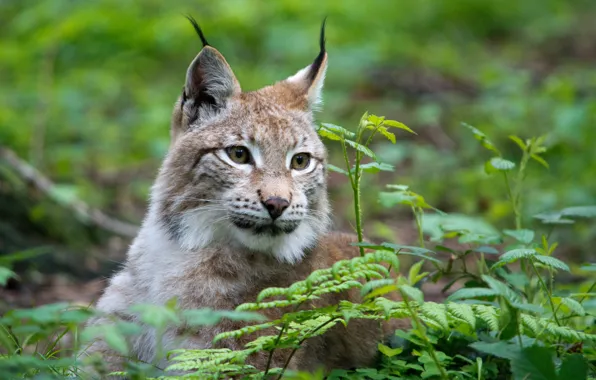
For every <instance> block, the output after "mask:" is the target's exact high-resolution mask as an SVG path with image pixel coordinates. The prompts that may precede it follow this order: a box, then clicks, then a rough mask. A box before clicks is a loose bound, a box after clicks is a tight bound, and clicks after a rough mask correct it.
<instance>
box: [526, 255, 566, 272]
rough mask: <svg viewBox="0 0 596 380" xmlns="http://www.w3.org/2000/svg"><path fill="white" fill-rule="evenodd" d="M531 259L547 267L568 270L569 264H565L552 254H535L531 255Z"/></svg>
mask: <svg viewBox="0 0 596 380" xmlns="http://www.w3.org/2000/svg"><path fill="white" fill-rule="evenodd" d="M532 260H535V261H538V262H539V263H541V264H544V265H546V266H547V267H551V268H555V269H560V270H564V271H565V272H569V266H568V265H567V264H565V263H564V262H562V261H561V260H559V259H557V258H555V257H552V256H543V255H536V256H533V257H532Z"/></svg>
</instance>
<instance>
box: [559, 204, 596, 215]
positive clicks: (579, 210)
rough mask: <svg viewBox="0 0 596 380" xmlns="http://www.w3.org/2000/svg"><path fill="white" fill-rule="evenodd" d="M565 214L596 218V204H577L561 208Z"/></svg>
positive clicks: (562, 213)
mask: <svg viewBox="0 0 596 380" xmlns="http://www.w3.org/2000/svg"><path fill="white" fill-rule="evenodd" d="M561 215H563V216H576V217H580V218H596V206H575V207H567V208H564V209H563V210H561Z"/></svg>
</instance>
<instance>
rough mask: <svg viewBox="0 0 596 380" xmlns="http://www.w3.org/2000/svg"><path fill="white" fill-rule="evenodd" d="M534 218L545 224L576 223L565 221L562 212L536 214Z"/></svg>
mask: <svg viewBox="0 0 596 380" xmlns="http://www.w3.org/2000/svg"><path fill="white" fill-rule="evenodd" d="M533 218H536V219H539V220H540V221H541V222H542V223H544V224H573V223H575V221H573V220H571V219H564V218H563V214H561V213H560V212H544V213H540V214H536V215H534V216H533Z"/></svg>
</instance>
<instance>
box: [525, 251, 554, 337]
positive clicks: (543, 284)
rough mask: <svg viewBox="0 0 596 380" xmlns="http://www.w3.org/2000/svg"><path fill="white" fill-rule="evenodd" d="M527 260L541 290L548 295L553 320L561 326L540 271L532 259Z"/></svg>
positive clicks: (550, 294)
mask: <svg viewBox="0 0 596 380" xmlns="http://www.w3.org/2000/svg"><path fill="white" fill-rule="evenodd" d="M528 262H529V263H530V265H531V266H532V269H534V273H536V276H537V277H538V281H540V285H542V288H543V290H544V291H545V292H546V295H547V296H548V302H549V303H550V307H551V309H552V311H553V317H554V319H555V322H556V323H557V326H561V323H560V322H559V319H558V318H557V309H556V308H555V304H554V302H553V297H552V293H551V292H550V291H549V289H548V287H547V286H546V284H545V283H544V280H543V279H542V276H540V273H539V272H538V269H537V268H536V265H534V261H532V259H529V260H528Z"/></svg>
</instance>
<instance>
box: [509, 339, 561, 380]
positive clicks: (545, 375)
mask: <svg viewBox="0 0 596 380" xmlns="http://www.w3.org/2000/svg"><path fill="white" fill-rule="evenodd" d="M511 372H512V373H513V379H514V380H557V375H556V373H555V364H554V362H553V352H552V351H551V350H550V349H548V348H546V347H538V346H532V347H527V348H524V349H522V351H521V352H520V354H519V355H516V356H515V357H514V358H513V359H512V360H511ZM567 380H570V379H567Z"/></svg>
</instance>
